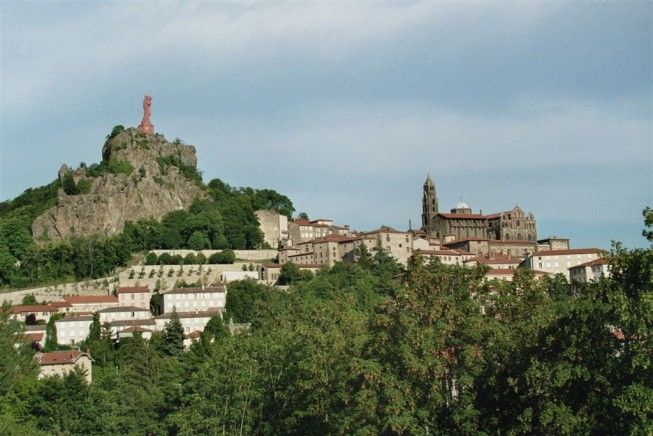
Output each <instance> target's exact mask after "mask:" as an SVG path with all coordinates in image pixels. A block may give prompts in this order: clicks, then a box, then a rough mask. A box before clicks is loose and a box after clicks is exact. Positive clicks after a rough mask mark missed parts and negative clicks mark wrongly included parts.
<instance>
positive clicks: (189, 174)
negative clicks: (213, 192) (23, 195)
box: [32, 126, 205, 239]
mask: <svg viewBox="0 0 653 436" xmlns="http://www.w3.org/2000/svg"><path fill="white" fill-rule="evenodd" d="M196 165H197V157H196V155H195V147H193V146H192V145H185V144H183V143H182V142H181V141H180V140H178V139H176V140H175V141H174V142H168V141H166V139H165V138H164V137H163V135H159V134H157V135H145V134H143V133H141V132H139V131H138V130H137V129H134V128H129V129H124V128H123V127H122V126H116V127H115V128H114V129H113V131H112V132H111V134H110V135H109V136H108V137H107V141H106V143H105V144H104V147H103V149H102V162H101V163H99V164H93V165H91V166H86V165H85V164H80V167H79V168H77V169H74V170H73V169H70V168H68V167H67V166H66V165H63V166H62V167H61V169H60V170H59V182H60V185H61V188H60V189H59V191H58V195H57V204H56V205H55V206H53V207H51V208H49V209H48V210H47V211H45V212H44V213H43V214H41V215H40V216H38V217H37V218H36V219H35V220H34V223H33V225H32V234H33V236H34V237H35V238H36V239H39V238H40V239H63V238H67V237H71V236H86V235H90V234H96V233H101V234H105V235H111V234H115V233H117V232H120V231H122V229H123V227H124V224H125V222H126V221H137V220H138V219H140V218H155V219H157V220H159V219H161V218H162V217H163V216H165V215H166V214H168V213H169V212H172V211H175V210H180V209H188V208H189V207H190V205H191V204H192V202H193V201H194V200H195V199H197V198H203V197H205V193H204V191H203V189H202V187H201V175H200V174H199V173H198V171H197V169H196Z"/></svg>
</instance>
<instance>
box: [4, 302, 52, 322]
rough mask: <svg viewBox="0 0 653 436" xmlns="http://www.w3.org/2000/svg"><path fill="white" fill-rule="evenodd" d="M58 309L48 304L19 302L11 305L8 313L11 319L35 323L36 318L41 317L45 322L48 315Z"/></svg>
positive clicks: (48, 317)
mask: <svg viewBox="0 0 653 436" xmlns="http://www.w3.org/2000/svg"><path fill="white" fill-rule="evenodd" d="M58 311H59V309H58V308H57V307H54V306H51V305H49V304H19V305H17V306H11V309H10V310H9V313H10V314H11V315H10V317H11V319H14V320H16V321H20V322H26V321H30V322H31V323H36V320H38V319H42V320H44V321H45V322H48V321H50V317H51V316H52V315H54V314H55V313H57V312H58Z"/></svg>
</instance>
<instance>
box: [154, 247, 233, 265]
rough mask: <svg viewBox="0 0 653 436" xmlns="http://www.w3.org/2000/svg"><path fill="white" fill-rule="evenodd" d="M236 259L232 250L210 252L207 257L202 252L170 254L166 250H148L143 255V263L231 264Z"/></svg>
mask: <svg viewBox="0 0 653 436" xmlns="http://www.w3.org/2000/svg"><path fill="white" fill-rule="evenodd" d="M235 261H236V254H235V253H234V251H233V250H222V251H219V252H217V253H213V254H211V255H210V256H209V257H208V259H207V258H206V256H205V255H204V254H203V253H201V252H200V253H197V254H195V253H188V254H186V256H182V255H181V254H170V253H168V252H164V253H161V254H160V255H158V256H157V254H156V253H154V252H152V251H150V252H149V253H147V254H146V255H145V265H205V264H207V263H209V264H231V263H234V262H235Z"/></svg>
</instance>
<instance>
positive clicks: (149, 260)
mask: <svg viewBox="0 0 653 436" xmlns="http://www.w3.org/2000/svg"><path fill="white" fill-rule="evenodd" d="M158 262H159V257H158V256H157V255H156V253H153V252H151V251H150V252H149V253H147V255H145V265H156V264H157V263H158Z"/></svg>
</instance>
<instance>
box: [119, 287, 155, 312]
mask: <svg viewBox="0 0 653 436" xmlns="http://www.w3.org/2000/svg"><path fill="white" fill-rule="evenodd" d="M116 296H117V297H118V305H119V306H134V307H140V308H143V309H149V308H150V288H148V287H147V286H120V287H118V288H117V289H116Z"/></svg>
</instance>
